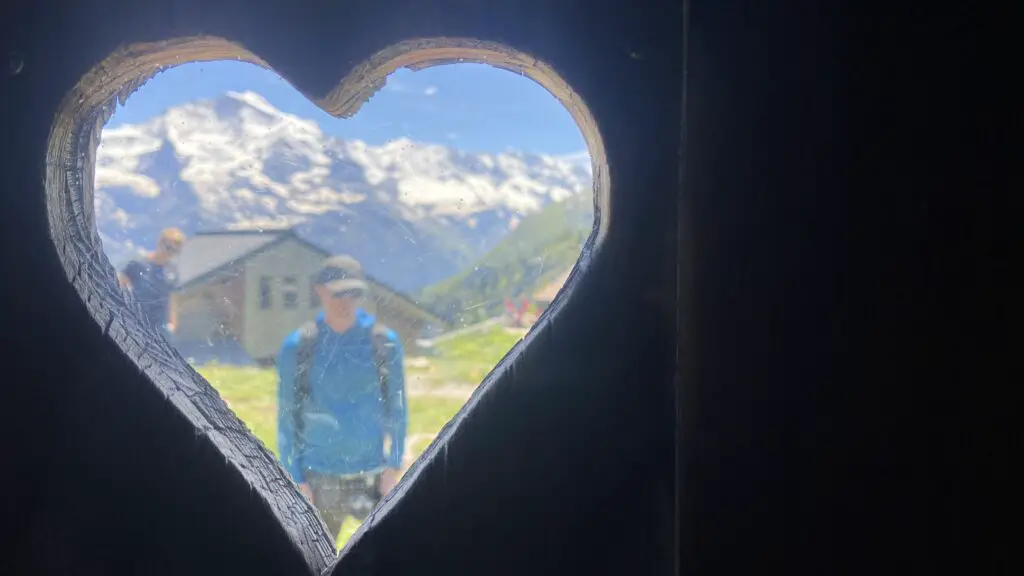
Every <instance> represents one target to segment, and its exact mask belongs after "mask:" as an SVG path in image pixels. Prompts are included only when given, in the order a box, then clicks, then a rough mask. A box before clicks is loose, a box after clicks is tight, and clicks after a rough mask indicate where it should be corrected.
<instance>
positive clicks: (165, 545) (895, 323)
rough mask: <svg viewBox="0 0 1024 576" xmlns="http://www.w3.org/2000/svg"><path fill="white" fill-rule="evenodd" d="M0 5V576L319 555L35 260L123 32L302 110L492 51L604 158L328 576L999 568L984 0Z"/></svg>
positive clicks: (993, 215)
mask: <svg viewBox="0 0 1024 576" xmlns="http://www.w3.org/2000/svg"><path fill="white" fill-rule="evenodd" d="M4 11H5V12H4V15H3V18H2V19H0V26H2V30H3V34H2V35H0V43H2V47H3V53H2V54H3V55H4V57H5V58H8V61H9V62H8V63H9V66H8V69H9V72H8V73H7V75H6V76H4V79H3V84H2V86H3V87H2V91H0V98H2V100H0V104H2V107H0V134H2V136H0V138H3V154H2V157H0V162H2V163H3V166H2V168H0V178H2V182H3V195H4V200H5V205H4V209H3V210H0V219H2V220H0V240H2V252H0V256H2V266H3V270H4V273H5V278H6V282H4V283H2V288H0V290H2V291H3V302H4V303H5V305H4V306H2V307H0V319H2V323H3V329H4V330H5V345H4V349H3V350H4V359H5V361H6V362H5V366H7V368H6V369H7V370H8V372H7V374H6V376H7V377H6V378H5V379H4V380H5V384H4V386H3V397H2V398H3V400H2V404H0V405H2V406H3V407H4V412H5V417H4V418H2V419H0V426H2V429H0V432H2V435H0V438H3V439H5V441H6V447H7V450H5V456H6V458H5V467H4V470H5V471H6V472H7V474H6V477H7V479H9V480H10V481H11V482H10V483H9V484H8V485H7V486H5V489H4V491H3V492H2V494H3V499H4V502H3V506H4V512H5V515H4V520H3V522H4V528H5V532H7V533H10V534H13V536H12V537H10V538H8V539H7V540H6V541H5V547H6V548H7V549H6V552H5V554H4V555H3V556H2V557H0V573H4V574H67V573H75V574H78V573H83V574H88V573H96V574H137V573H148V574H175V575H180V574H206V573H209V574H214V573H219V574H227V573H230V574H302V573H309V572H310V568H309V566H310V565H312V566H316V567H318V568H319V567H322V566H324V560H323V558H322V556H321V553H322V551H323V550H322V544H323V534H322V530H321V529H320V527H319V526H318V525H317V524H316V523H315V522H311V521H310V520H309V517H308V514H309V509H308V507H306V506H304V505H303V504H302V502H301V500H299V499H298V497H297V496H296V495H295V493H294V491H292V489H291V488H290V486H289V485H287V484H286V483H283V482H282V481H281V478H283V475H281V474H279V473H278V471H277V470H276V469H275V468H274V467H273V466H272V465H271V464H270V463H269V461H266V460H264V459H263V458H264V456H263V455H262V453H261V452H259V450H257V449H256V448H254V447H253V445H252V444H251V443H249V442H248V441H247V440H246V439H245V438H244V437H242V436H238V435H237V434H236V429H235V428H234V427H233V424H232V423H231V422H230V421H229V420H227V419H226V416H225V415H224V414H223V413H222V409H221V408H220V407H219V405H218V404H217V403H216V401H215V399H212V398H210V397H209V396H208V392H207V391H206V389H205V388H203V387H202V386H199V385H198V384H195V383H194V380H193V375H191V374H190V373H189V372H188V371H185V370H182V369H181V368H180V367H178V366H177V364H175V362H176V360H175V359H174V358H173V357H169V356H167V355H166V354H164V353H163V352H162V348H161V347H160V346H158V345H155V344H148V343H147V340H146V338H145V336H146V335H145V334H140V333H138V330H137V328H134V327H133V326H134V324H133V323H132V321H131V318H130V315H120V314H116V313H114V312H109V311H108V312H107V313H106V317H105V318H104V317H100V318H94V317H92V316H91V315H90V312H89V310H90V309H92V310H98V309H100V308H99V306H100V303H99V302H98V301H96V302H85V303H84V304H83V302H82V300H81V298H80V297H79V293H78V291H76V289H74V288H72V284H71V283H69V282H68V280H67V277H68V276H69V275H70V276H72V278H73V280H75V282H76V284H75V285H76V286H80V285H82V282H87V283H92V284H90V285H91V286H99V287H101V286H102V283H101V282H100V280H98V278H100V272H102V271H103V268H102V266H98V265H94V262H93V261H92V260H89V259H88V258H84V257H83V256H82V255H81V254H82V252H81V251H80V250H84V249H86V248H88V246H86V245H82V246H73V245H66V244H65V245H62V246H58V247H57V249H56V250H55V249H54V243H53V242H52V241H51V239H50V233H49V221H48V214H49V213H50V212H48V210H49V211H52V210H54V209H55V207H54V204H53V203H54V202H55V199H54V197H52V196H51V197H50V198H47V195H46V193H45V191H44V181H45V179H46V174H47V168H48V166H47V164H46V154H47V150H48V133H49V130H50V126H51V125H52V120H53V115H54V113H55V110H57V108H58V105H59V104H60V101H61V98H62V97H63V96H64V94H66V93H67V92H68V90H69V89H71V87H72V86H73V85H74V83H75V82H76V81H77V80H78V79H79V78H81V77H82V75H83V74H85V72H86V71H88V70H89V69H90V68H91V67H92V66H93V65H94V64H96V63H97V62H99V61H100V60H101V59H103V58H104V57H105V56H106V55H108V54H110V53H111V52H112V51H113V50H114V49H115V48H116V47H118V46H119V45H121V44H124V43H127V42H135V41H155V40H160V39H165V38H169V37H175V36H183V35H192V34H196V33H200V32H202V33H208V34H216V35H221V36H225V37H228V38H231V39H235V40H239V41H241V42H242V43H244V44H245V45H246V46H247V47H248V48H249V49H250V50H252V51H253V52H254V53H255V54H257V55H259V56H261V57H263V58H265V59H266V60H267V62H269V63H270V64H271V65H272V66H273V67H274V68H275V69H276V70H278V71H279V72H281V73H282V74H284V75H285V76H286V77H288V78H289V79H291V81H293V82H294V83H295V85H296V86H297V87H299V88H301V89H302V90H303V91H305V92H306V93H309V94H325V93H327V92H328V91H329V90H330V89H331V88H332V87H333V86H334V85H335V84H336V83H337V81H338V79H339V78H340V77H341V76H342V75H344V74H345V72H346V71H347V70H348V69H350V68H351V66H353V65H354V64H355V63H357V62H359V61H360V60H362V59H363V58H365V57H366V56H368V55H369V54H370V53H372V52H373V51H375V50H378V49H380V48H383V47H384V46H386V45H388V44H390V43H392V42H395V41H398V40H402V39H405V38H408V37H412V36H434V35H451V36H475V37H481V38H488V39H494V40H500V41H504V42H507V43H508V44H510V45H512V46H514V47H516V48H519V49H522V50H525V51H528V52H531V53H533V54H536V55H537V56H539V57H541V58H544V59H545V60H547V61H548V62H550V63H551V64H552V65H553V66H555V67H556V69H557V70H559V71H560V72H561V73H562V74H563V75H564V77H565V79H566V80H567V81H568V82H570V83H571V84H572V85H573V86H574V87H575V89H576V90H577V91H578V93H579V94H580V95H581V96H582V97H584V98H585V99H586V101H587V103H588V105H589V106H590V107H591V110H592V111H593V113H594V116H595V118H596V120H597V122H598V125H599V127H600V129H601V131H602V135H603V137H604V139H605V143H606V146H607V157H608V163H609V167H610V174H611V178H612V183H613V188H612V195H611V198H610V216H611V223H612V224H611V227H610V229H609V233H608V237H607V240H606V242H605V244H604V246H603V248H602V250H601V251H600V252H599V253H598V254H597V255H596V257H595V258H594V259H593V261H592V262H591V263H590V265H589V267H588V268H587V270H586V274H585V275H584V277H583V278H582V279H581V280H580V283H579V284H578V285H576V286H575V287H574V289H573V290H572V294H571V298H568V299H567V300H565V301H564V302H563V304H562V305H556V307H557V308H560V310H559V312H558V315H557V316H556V317H555V318H554V319H553V320H551V321H549V322H546V323H544V324H543V325H542V326H541V327H540V329H538V330H537V331H536V332H535V333H534V335H533V336H532V337H531V338H530V339H529V341H528V342H527V343H526V345H525V346H524V347H523V348H522V349H521V350H520V351H519V352H518V353H517V354H514V355H513V356H512V357H510V358H508V359H506V361H505V363H504V366H503V369H502V371H501V373H500V374H499V375H498V377H497V378H496V379H494V381H493V382H491V383H490V384H489V385H488V386H487V387H486V389H485V391H484V393H482V394H479V395H478V396H477V397H476V398H475V399H474V400H472V401H471V407H470V409H469V410H468V411H466V412H464V413H463V414H462V415H461V416H460V417H459V418H458V424H457V426H455V427H454V429H453V430H450V431H449V432H448V436H447V441H446V442H445V444H444V446H443V447H442V448H441V449H440V450H438V451H436V452H435V453H434V454H433V455H432V457H431V458H429V459H428V460H427V461H426V462H425V463H422V464H421V465H420V466H419V467H418V468H417V469H414V471H413V472H412V473H410V474H409V475H408V476H407V478H406V480H405V481H404V483H403V485H402V486H401V487H400V489H399V491H398V492H400V495H399V497H397V498H394V499H391V500H390V501H389V502H387V503H385V505H384V506H383V508H382V509H381V512H380V513H378V514H377V516H376V517H375V519H374V521H373V522H372V524H373V526H372V528H371V529H369V530H367V531H365V532H364V533H363V534H362V535H361V536H360V537H359V541H358V542H357V543H356V544H355V545H354V546H353V548H352V549H350V551H349V553H348V554H346V555H345V556H344V557H343V558H342V559H341V561H340V563H339V564H338V565H337V566H336V569H335V573H337V574H408V573H443V574H527V573H528V574H577V573H579V574H667V573H671V572H673V571H674V570H677V569H678V571H679V572H682V573H687V574H698V573H699V574H747V573H755V572H756V573H762V572H763V573H781V574H823V573H873V574H878V573H885V574H900V575H905V574H918V573H927V574H935V573H950V574H954V573H955V574H973V573H1010V572H1009V571H1010V568H1009V560H1008V558H1009V556H1008V553H1007V552H1006V550H1008V548H1007V547H1006V544H1007V542H1008V541H1007V539H1006V536H1005V533H1002V532H999V531H998V530H997V528H996V526H998V524H996V522H997V521H999V520H1004V521H1005V520H1008V514H1007V513H1006V512H1005V511H1003V510H1005V508H1006V507H1005V506H1000V505H998V501H997V499H998V498H1000V497H1002V496H1003V494H1005V493H1004V492H1001V491H1000V488H1001V487H1002V486H1001V485H1000V479H1001V478H1003V477H1004V474H1005V470H1006V469H1008V462H1009V451H1008V449H1007V441H1006V440H1005V438H1008V418H1007V412H1006V407H1007V406H1008V402H1007V399H1006V390H1007V388H1006V387H1007V384H1008V383H1009V382H1010V381H1011V380H1010V378H1011V377H1012V373H1013V372H1014V371H1013V370H1012V366H1011V364H1010V362H1009V347H1008V345H1007V342H1008V337H1007V330H1006V327H1007V316H1008V306H1007V305H1006V302H1007V299H1006V298H1005V297H1004V295H1005V293H1004V292H1001V290H1002V287H1003V286H1005V285H1006V284H1005V279H1006V277H1007V276H1008V274H1007V272H1008V270H1009V250H1008V247H1007V245H1008V241H1009V237H1008V235H1007V234H1006V232H1007V230H1008V228H1009V223H1008V217H1007V216H1008V214H1009V213H1010V211H1009V210H1008V205H1007V202H1006V198H1007V194H1006V192H1007V190H1008V188H1009V187H1010V185H1011V179H1012V177H1013V176H1014V174H1012V173H1011V172H1010V170H1009V165H1010V163H1011V160H1015V159H1016V157H1017V154H1012V155H1011V151H1015V150H1016V149H1017V148H1015V147H1013V146H1012V145H1011V144H1012V142H1013V141H1015V140H1016V139H1017V135H1018V134H1019V128H1020V114H1019V109H1018V108H1017V107H1016V103H1017V102H1019V99H1016V98H1012V97H1011V96H1010V94H1011V93H1010V91H1009V90H1007V89H1006V81H1005V79H1006V77H1007V75H1011V76H1012V74H1010V73H1008V72H1007V69H1005V68H1001V67H1000V66H998V65H997V64H996V63H997V62H998V61H999V59H1000V58H1001V55H1004V54H1010V53H1013V52H1014V51H1013V50H1010V42H1009V40H1008V39H1007V38H1008V36H1004V35H1003V34H1002V32H1003V30H1000V29H999V28H998V26H988V27H983V26H982V22H983V20H982V19H981V18H980V16H982V14H980V12H981V11H982V8H981V7H978V8H975V7H972V6H968V5H958V6H956V7H949V6H941V5H936V4H935V3H914V2H901V3H877V5H875V4H870V5H869V4H864V5H857V6H852V5H850V6H846V5H833V3H821V2H816V3H811V2H805V3H797V2H791V3H782V2H763V1H703V0H701V1H698V0H693V1H691V2H689V3H688V4H686V6H683V5H682V4H677V3H673V2H668V1H664V2H662V1H658V0H648V1H644V2H625V1H615V0H594V1H587V2H584V1H573V0H563V1H560V2H542V1H540V0H537V1H533V0H520V1H507V2H506V1H496V2H478V1H467V0H432V1H429V2H428V1H424V0H417V1H402V0H394V1H381V0H377V1H369V0H366V1H359V0H352V1H349V2H344V1H337V2H328V1H308V2H307V1H290V2H277V1H266V2H232V1H229V2H223V3H217V4H212V3H208V2H199V1H192V0H176V1H171V0H166V1H157V2H149V3H141V2H127V1H123V2H122V1H117V0H109V1H102V0H96V1H93V2H78V3H68V4H62V3H57V2H37V3H22V4H16V5H10V6H6V7H5V8H4ZM988 16H996V18H992V19H991V21H993V22H1006V21H1008V18H1007V17H1005V16H1003V15H999V14H989V15H988ZM684 21H685V22H687V24H686V25H685V26H684ZM986 22H987V21H986ZM684 28H685V31H686V33H687V36H686V38H685V42H684V36H683V32H684ZM684 63H685V66H684ZM684 86H685V91H684ZM1010 102H1014V106H1010ZM684 111H685V114H684ZM59 168H60V167H58V169H59ZM68 168H69V171H71V172H76V171H77V170H78V168H76V167H74V166H69V167H68ZM52 171H53V170H51V173H52ZM48 202H49V203H50V204H49V205H48ZM638 254H643V255H644V257H643V258H639V257H637V255H638ZM69 262H72V263H73V265H69ZM154 374H156V375H157V376H154ZM147 375H148V376H147ZM1016 379H1018V380H1019V378H1016ZM168 391H170V392H168ZM182 407H184V408H185V410H184V411H183V409H182ZM190 407H192V408H190ZM193 409H194V411H193ZM204 419H205V420H204ZM196 421H204V422H207V421H208V422H210V423H211V424H210V426H208V427H202V428H200V429H197V428H196V426H195V425H194V424H193V423H194V422H196ZM1001 439H1003V440H1001ZM282 511H285V512H287V511H291V512H293V514H283V513H282Z"/></svg>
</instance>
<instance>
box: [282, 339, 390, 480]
mask: <svg viewBox="0 0 1024 576" xmlns="http://www.w3.org/2000/svg"><path fill="white" fill-rule="evenodd" d="M318 331H319V327H318V326H317V323H316V320H310V321H309V322H306V323H305V324H303V325H302V326H301V327H300V328H299V346H298V350H297V351H296V369H295V404H294V406H293V407H292V422H293V425H294V427H295V442H296V444H297V445H298V444H299V442H304V441H305V434H304V431H305V419H304V418H303V417H302V409H301V408H302V406H303V405H304V404H305V403H306V400H307V399H308V398H309V396H310V394H311V392H310V388H309V371H310V369H311V368H312V367H313V356H314V355H315V354H316V339H317V334H318ZM370 347H371V348H372V349H373V364H374V366H375V367H376V368H377V381H378V382H379V384H380V394H381V399H382V401H383V402H384V414H385V415H390V414H391V405H390V403H391V398H390V395H389V394H388V356H389V353H390V351H391V350H392V349H394V347H395V345H394V343H392V342H391V339H390V338H388V328H387V326H384V325H383V324H380V323H377V322H375V323H374V324H373V326H372V327H371V328H370ZM304 451H305V449H304V447H302V446H296V449H295V454H296V458H298V459H299V462H298V464H299V466H298V467H299V470H304V468H303V466H302V460H301V459H302V454H303V452H304Z"/></svg>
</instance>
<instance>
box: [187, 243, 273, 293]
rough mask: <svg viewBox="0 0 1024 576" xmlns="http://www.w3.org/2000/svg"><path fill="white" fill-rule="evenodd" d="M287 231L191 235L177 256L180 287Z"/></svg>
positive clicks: (256, 248)
mask: <svg viewBox="0 0 1024 576" xmlns="http://www.w3.org/2000/svg"><path fill="white" fill-rule="evenodd" d="M287 234H288V233H287V232H282V231H272V232H216V233H199V234H196V235H195V236H192V237H190V238H189V239H188V240H187V241H186V242H185V244H184V245H183V246H182V248H181V254H179V255H178V258H177V268H178V286H180V287H184V286H187V285H188V284H190V283H192V282H194V281H195V280H197V279H199V278H202V277H203V276H206V275H207V274H210V273H213V272H216V271H217V270H220V269H221V268H226V267H228V266H231V265H232V264H234V263H235V262H236V261H238V260H240V259H242V258H245V257H246V256H248V255H250V254H252V253H253V252H256V251H257V250H260V249H261V248H265V247H266V246H267V245H269V244H271V243H273V242H275V241H277V240H280V239H281V238H282V237H283V236H285V235H287Z"/></svg>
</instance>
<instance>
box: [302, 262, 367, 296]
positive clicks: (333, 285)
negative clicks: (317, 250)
mask: <svg viewBox="0 0 1024 576" xmlns="http://www.w3.org/2000/svg"><path fill="white" fill-rule="evenodd" d="M313 283H314V284H318V285H321V286H326V287H327V289H328V290H330V291H331V292H332V293H334V294H339V293H341V292H350V291H357V292H360V293H365V292H366V290H367V288H368V286H367V285H366V281H365V280H364V279H363V267H362V266H361V265H360V264H359V261H358V260H356V259H355V258H353V257H351V256H348V255H344V254H343V255H340V256H331V257H330V258H328V259H326V260H324V262H323V264H321V265H320V270H319V271H318V272H317V274H316V278H315V279H314V280H313Z"/></svg>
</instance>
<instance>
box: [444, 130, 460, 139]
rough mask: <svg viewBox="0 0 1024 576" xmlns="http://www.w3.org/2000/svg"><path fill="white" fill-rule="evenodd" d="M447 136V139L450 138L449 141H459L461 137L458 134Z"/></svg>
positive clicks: (448, 134) (453, 133) (450, 133)
mask: <svg viewBox="0 0 1024 576" xmlns="http://www.w3.org/2000/svg"><path fill="white" fill-rule="evenodd" d="M445 136H446V137H447V138H448V139H449V140H457V139H458V138H459V135H458V134H456V133H455V132H449V133H447V134H445Z"/></svg>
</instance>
